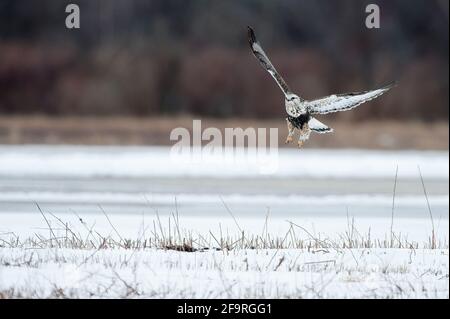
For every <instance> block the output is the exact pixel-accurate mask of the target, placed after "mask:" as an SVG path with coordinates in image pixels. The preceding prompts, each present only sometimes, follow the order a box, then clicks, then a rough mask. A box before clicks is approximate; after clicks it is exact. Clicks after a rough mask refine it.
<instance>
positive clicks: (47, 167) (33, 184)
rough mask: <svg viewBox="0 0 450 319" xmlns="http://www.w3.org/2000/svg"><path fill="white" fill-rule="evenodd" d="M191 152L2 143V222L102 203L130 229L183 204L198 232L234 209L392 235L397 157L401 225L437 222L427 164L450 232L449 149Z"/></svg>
mask: <svg viewBox="0 0 450 319" xmlns="http://www.w3.org/2000/svg"><path fill="white" fill-rule="evenodd" d="M190 160H191V159H190V158H187V157H184V158H183V156H178V157H177V158H173V157H171V156H170V149H169V148H163V147H82V146H2V147H0V231H12V230H16V229H18V228H20V229H23V230H26V229H30V230H32V229H34V228H33V227H38V226H43V224H42V218H41V216H40V214H39V212H38V210H37V207H36V204H35V203H39V205H40V206H41V207H42V209H43V210H44V211H45V212H51V213H53V214H58V215H59V216H61V215H64V216H66V217H67V218H72V217H73V215H74V214H78V215H80V216H84V217H86V218H94V219H95V218H96V217H95V216H99V218H102V217H104V216H103V215H102V211H101V209H103V210H105V211H106V212H107V213H108V215H111V216H112V217H111V218H115V219H116V221H117V223H119V225H121V226H123V228H124V230H123V231H124V232H126V231H131V230H132V229H133V227H136V228H137V227H138V224H139V221H140V220H141V219H142V216H147V218H148V219H149V220H150V219H151V218H153V217H154V216H155V214H156V213H157V214H158V215H159V216H161V218H167V217H168V216H170V215H171V214H173V213H174V212H175V211H176V212H177V213H178V214H179V216H180V219H182V220H183V221H184V223H185V224H184V225H185V226H189V228H191V229H192V230H194V231H206V230H208V227H210V228H214V227H216V226H217V225H218V224H219V223H220V224H222V225H229V227H233V221H232V218H231V217H232V216H231V214H233V215H234V216H235V218H237V219H238V220H239V222H240V223H242V225H243V227H244V226H248V227H250V228H252V225H255V224H256V225H258V226H257V227H258V229H259V228H260V227H262V224H263V223H264V220H265V217H266V214H269V215H270V218H271V220H273V223H274V231H275V230H276V229H282V228H283V225H284V224H285V223H286V220H290V221H295V222H296V223H300V224H302V225H304V224H307V225H308V226H311V227H317V228H320V230H321V231H333V230H335V231H342V228H344V227H346V225H347V221H348V218H352V217H354V218H355V219H356V221H357V222H358V223H359V225H362V227H364V228H365V229H367V228H368V227H370V228H371V229H372V230H373V231H375V232H376V231H377V230H378V231H379V233H380V234H383V233H386V232H388V231H389V224H390V221H391V213H392V201H393V196H392V194H393V187H394V176H395V171H396V167H397V166H398V179H397V188H396V197H395V202H394V207H395V210H394V213H395V224H396V227H397V230H399V231H402V232H403V233H407V234H411V236H414V235H417V232H418V231H419V233H420V231H422V232H423V234H427V233H428V231H429V229H428V228H429V225H430V217H429V212H428V208H427V201H426V198H425V196H424V192H423V187H422V183H421V180H420V177H419V171H418V167H420V169H421V172H422V175H423V179H424V183H425V186H426V191H427V193H428V197H429V203H430V207H431V209H432V213H433V216H434V219H435V224H436V225H437V227H438V228H439V230H440V234H441V235H443V236H445V237H446V238H448V217H449V213H448V210H449V195H448V194H449V186H448V175H449V174H448V152H416V151H402V152H384V151H361V150H339V151H336V150H310V149H305V150H297V149H281V150H280V151H279V153H278V154H277V157H276V164H277V166H278V167H277V169H276V171H274V172H272V173H261V172H260V170H258V167H257V165H258V164H256V166H255V165H253V164H252V163H247V162H245V161H243V162H242V163H241V164H240V162H239V161H238V162H237V163H229V162H223V161H220V159H219V160H216V161H211V160H210V159H209V160H208V161H205V162H204V163H201V162H200V163H199V162H192V161H190ZM100 206H101V208H100ZM230 212H231V213H230ZM18 220H21V221H22V222H20V225H18ZM24 220H26V221H28V222H27V223H24V222H23V221H24ZM277 225H278V226H277ZM125 228H127V229H125ZM33 231H34V230H33ZM280 231H281V230H280Z"/></svg>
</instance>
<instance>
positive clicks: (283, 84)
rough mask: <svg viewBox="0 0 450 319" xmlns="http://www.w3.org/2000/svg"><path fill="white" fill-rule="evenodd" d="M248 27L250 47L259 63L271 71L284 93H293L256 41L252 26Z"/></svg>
mask: <svg viewBox="0 0 450 319" xmlns="http://www.w3.org/2000/svg"><path fill="white" fill-rule="evenodd" d="M247 28H248V42H249V43H250V48H251V49H252V52H253V54H254V55H255V57H256V58H257V59H258V60H259V63H261V65H262V67H263V68H264V69H266V70H267V72H269V73H270V75H271V76H272V77H273V78H274V79H275V81H276V82H277V84H278V86H279V87H280V89H281V90H282V91H283V93H284V95H287V94H289V93H291V91H290V90H289V87H288V86H287V84H286V82H284V80H283V78H282V77H281V75H280V74H278V72H277V70H276V69H275V67H274V66H273V64H272V62H270V60H269V58H268V57H267V55H266V53H265V52H264V50H263V49H262V47H261V45H260V44H259V43H258V41H256V36H255V32H254V31H253V29H252V28H250V27H247Z"/></svg>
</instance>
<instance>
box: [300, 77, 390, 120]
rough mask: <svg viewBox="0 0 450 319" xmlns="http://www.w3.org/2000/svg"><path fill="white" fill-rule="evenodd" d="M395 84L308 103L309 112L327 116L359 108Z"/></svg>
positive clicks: (331, 96)
mask: <svg viewBox="0 0 450 319" xmlns="http://www.w3.org/2000/svg"><path fill="white" fill-rule="evenodd" d="M394 85H395V83H391V84H389V85H387V86H384V87H382V88H379V89H376V90H372V91H366V92H355V93H347V94H338V95H336V94H334V95H330V96H327V97H324V98H320V99H317V100H313V101H309V102H308V103H307V108H308V111H309V112H310V113H311V114H326V113H332V112H339V111H347V110H350V109H353V108H355V107H357V106H358V105H360V104H362V103H364V102H367V101H370V100H373V99H374V98H377V97H379V96H380V95H382V94H383V93H384V92H386V91H388V90H389V89H390V88H392V87H393V86H394Z"/></svg>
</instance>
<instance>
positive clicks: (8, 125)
mask: <svg viewBox="0 0 450 319" xmlns="http://www.w3.org/2000/svg"><path fill="white" fill-rule="evenodd" d="M71 2H72V3H76V4H78V5H79V6H80V10H81V28H80V29H78V30H68V29H66V27H65V19H66V16H67V13H65V7H66V5H67V4H68V3H70V2H67V3H66V2H65V1H56V0H55V1H50V0H41V1H25V0H1V1H0V143H3V144H13V143H74V144H80V143H81V144H84V143H85V144H169V143H170V141H169V132H170V130H171V129H172V128H174V127H177V126H180V125H183V126H186V127H188V128H189V127H191V125H192V122H191V120H192V119H193V118H201V119H205V121H204V127H206V126H208V125H215V126H217V127H219V128H220V127H237V126H241V127H247V126H250V125H252V126H257V127H280V128H281V131H280V135H284V133H285V130H286V129H285V122H284V117H285V111H284V102H283V97H282V94H281V92H280V91H279V88H278V87H277V86H276V84H275V83H274V82H273V80H272V79H271V78H270V76H269V74H267V73H266V72H265V71H264V70H263V69H262V68H261V67H260V66H259V64H258V62H257V61H256V60H255V58H254V57H253V56H252V55H251V53H250V50H249V47H248V44H247V38H246V26H247V25H251V26H253V27H254V29H255V31H256V34H257V37H258V38H259V40H260V42H261V43H262V45H263V47H264V48H265V50H266V52H267V53H268V54H269V56H270V57H271V59H272V62H273V63H274V64H275V66H276V67H277V69H278V70H279V71H280V73H281V74H282V75H283V76H284V78H285V79H286V81H287V83H288V84H289V86H290V87H291V89H292V90H293V91H294V92H296V93H298V94H299V95H301V96H302V97H304V98H307V99H308V98H314V97H320V96H323V95H328V94H331V93H344V92H349V91H360V90H366V89H370V88H376V87H378V86H380V85H383V84H386V83H388V82H390V81H392V80H397V81H398V83H399V84H398V86H397V87H395V88H394V89H393V90H392V91H391V92H389V93H388V94H386V95H385V96H382V97H381V98H378V99H376V100H375V101H373V102H370V103H368V104H365V105H363V106H362V107H360V108H358V109H357V110H354V111H351V112H344V113H338V114H332V115H329V116H324V117H321V120H323V121H324V122H325V123H327V124H329V125H330V126H332V127H334V128H335V129H336V133H335V134H334V136H331V137H330V136H314V137H313V138H312V139H311V143H310V145H312V146H319V147H320V146H325V147H365V148H393V149H395V148H419V149H448V111H449V106H448V104H449V93H448V86H449V65H448V58H449V41H448V37H449V20H448V19H449V2H448V1H446V0H431V1H428V0H393V1H392V0H391V1H381V0H378V1H370V0H369V1H355V0H341V1H334V0H319V1H294V0H288V1H270V2H269V1H267V2H266V1H264V2H263V1H258V0H241V1H202V0H193V1H175V0H169V1H167V0H166V1H163V0H154V1H144V0H134V1H127V0H84V1H81V0H80V1H71ZM369 3H377V4H378V5H379V6H380V8H381V28H380V29H367V28H366V27H365V24H364V22H365V18H366V15H367V13H365V8H366V5H368V4H369ZM355 132H356V133H355ZM283 138H284V136H280V141H281V140H282V139H283Z"/></svg>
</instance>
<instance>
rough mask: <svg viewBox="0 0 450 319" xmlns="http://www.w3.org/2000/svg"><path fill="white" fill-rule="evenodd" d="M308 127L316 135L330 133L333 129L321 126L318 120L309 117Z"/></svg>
mask: <svg viewBox="0 0 450 319" xmlns="http://www.w3.org/2000/svg"><path fill="white" fill-rule="evenodd" d="M308 126H309V128H310V129H311V130H312V131H314V132H316V133H321V134H323V133H331V132H333V129H332V128H331V127H328V126H326V125H325V124H323V123H322V122H320V121H319V120H317V119H316V118H314V117H311V119H310V120H309V122H308Z"/></svg>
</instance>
